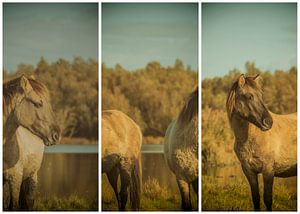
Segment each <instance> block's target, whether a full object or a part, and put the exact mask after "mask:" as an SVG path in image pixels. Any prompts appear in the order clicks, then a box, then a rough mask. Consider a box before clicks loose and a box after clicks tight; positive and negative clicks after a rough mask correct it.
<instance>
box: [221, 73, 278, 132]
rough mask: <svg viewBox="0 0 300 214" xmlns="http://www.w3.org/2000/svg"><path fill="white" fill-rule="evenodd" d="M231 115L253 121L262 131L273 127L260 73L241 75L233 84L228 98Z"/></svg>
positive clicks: (228, 108) (228, 109)
mask: <svg viewBox="0 0 300 214" xmlns="http://www.w3.org/2000/svg"><path fill="white" fill-rule="evenodd" d="M227 111H228V112H229V117H231V115H238V116H239V117H241V118H243V119H245V120H247V121H248V122H250V123H253V124H254V125H256V126H257V127H258V128H260V129H261V130H262V131H267V130H269V129H271V128H272V125H273V119H272V116H271V115H270V113H269V111H268V108H267V107H266V105H265V104H264V102H263V98H262V90H261V86H260V83H259V75H257V76H255V77H245V76H244V75H241V76H240V77H239V78H238V80H237V81H236V82H235V83H234V84H233V86H232V89H231V92H230V93H229V96H228V100H227Z"/></svg>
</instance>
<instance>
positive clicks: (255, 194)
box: [242, 167, 260, 211]
mask: <svg viewBox="0 0 300 214" xmlns="http://www.w3.org/2000/svg"><path fill="white" fill-rule="evenodd" d="M242 169H243V171H244V174H245V175H246V177H247V180H248V182H249V184H250V187H251V194H252V201H253V205H254V210H255V211H259V210H260V195H259V186H258V179H257V173H255V172H252V171H251V170H248V169H246V168H245V167H242Z"/></svg>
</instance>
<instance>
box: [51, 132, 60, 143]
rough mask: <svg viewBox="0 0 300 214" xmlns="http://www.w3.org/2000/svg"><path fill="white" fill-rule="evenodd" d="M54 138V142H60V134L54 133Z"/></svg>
mask: <svg viewBox="0 0 300 214" xmlns="http://www.w3.org/2000/svg"><path fill="white" fill-rule="evenodd" d="M52 138H53V140H54V141H58V140H59V134H58V133H57V132H55V133H53V135H52Z"/></svg>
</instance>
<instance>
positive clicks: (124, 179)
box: [119, 160, 131, 211]
mask: <svg viewBox="0 0 300 214" xmlns="http://www.w3.org/2000/svg"><path fill="white" fill-rule="evenodd" d="M129 166H130V164H129V162H128V161H126V160H122V161H121V165H120V168H119V170H120V177H121V190H120V206H119V210H121V211H124V210H125V207H126V203H127V198H128V187H129V185H130V171H131V170H130V167H129Z"/></svg>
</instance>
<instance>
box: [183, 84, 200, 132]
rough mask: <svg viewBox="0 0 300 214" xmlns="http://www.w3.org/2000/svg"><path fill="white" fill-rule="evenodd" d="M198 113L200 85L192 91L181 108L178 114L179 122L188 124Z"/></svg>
mask: <svg viewBox="0 0 300 214" xmlns="http://www.w3.org/2000/svg"><path fill="white" fill-rule="evenodd" d="M196 114H198V86H197V87H196V88H195V89H194V91H193V92H192V93H190V95H189V96H188V98H187V101H186V103H185V105H184V106H183V108H182V109H181V111H180V113H179V116H178V124H179V125H180V126H184V125H186V124H187V123H188V122H190V121H191V119H192V118H193V117H194V116H195V115H196Z"/></svg>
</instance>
